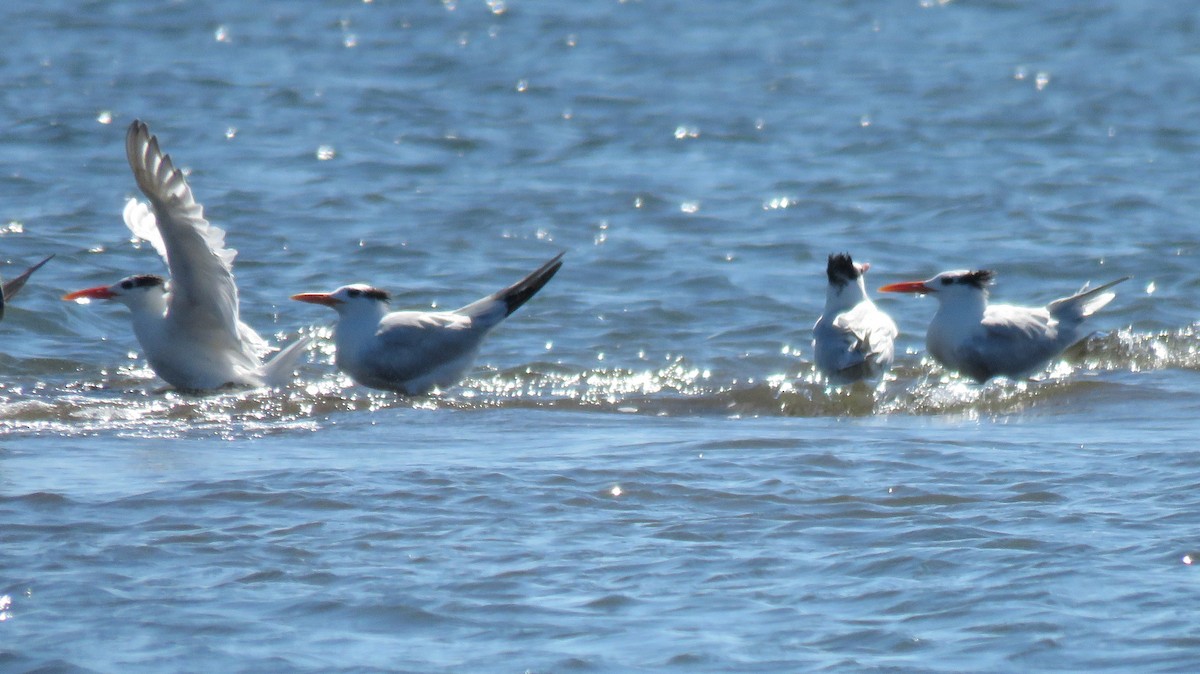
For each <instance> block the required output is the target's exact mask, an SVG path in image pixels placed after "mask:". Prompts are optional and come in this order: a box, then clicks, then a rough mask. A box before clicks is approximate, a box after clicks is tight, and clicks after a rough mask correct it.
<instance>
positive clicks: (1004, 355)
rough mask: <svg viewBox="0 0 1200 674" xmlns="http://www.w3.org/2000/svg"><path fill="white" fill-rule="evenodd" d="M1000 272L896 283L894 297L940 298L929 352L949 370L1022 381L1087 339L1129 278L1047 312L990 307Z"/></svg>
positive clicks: (1064, 300)
mask: <svg viewBox="0 0 1200 674" xmlns="http://www.w3.org/2000/svg"><path fill="white" fill-rule="evenodd" d="M994 278H995V272H993V271H990V270H980V271H965V270H957V271H945V272H942V273H940V274H938V275H937V276H934V277H933V278H931V279H928V280H926V281H908V282H904V283H893V284H891V285H886V286H883V287H882V288H880V289H879V290H880V292H889V293H928V294H931V295H933V296H934V297H936V298H937V300H938V309H937V313H935V314H934V316H933V321H932V322H930V324H929V330H928V331H927V332H926V333H925V346H926V348H928V349H929V353H930V354H932V355H933V357H934V358H935V359H936V360H937V361H938V362H939V363H941V364H942V365H944V366H945V367H947V368H949V369H951V370H955V371H957V372H961V373H963V374H965V375H967V376H968V377H971V378H972V379H974V380H975V381H978V382H985V381H987V380H988V379H991V378H992V377H997V376H1005V377H1010V378H1019V377H1025V376H1028V375H1030V374H1032V373H1034V372H1036V371H1037V370H1040V369H1041V368H1043V367H1045V366H1046V364H1047V363H1049V362H1050V361H1051V360H1053V359H1054V358H1056V357H1057V356H1058V355H1059V354H1061V353H1062V352H1063V351H1065V350H1067V349H1068V348H1069V347H1071V346H1072V345H1074V344H1075V343H1076V342H1079V341H1081V340H1083V339H1084V338H1086V337H1087V336H1088V334H1089V333H1088V332H1086V331H1084V329H1083V323H1084V321H1085V319H1086V318H1087V317H1088V316H1091V315H1092V314H1094V313H1095V312H1097V311H1099V310H1100V309H1101V308H1102V307H1104V305H1106V304H1108V303H1109V302H1111V301H1112V299H1113V298H1114V297H1116V293H1112V292H1107V291H1108V289H1109V288H1111V287H1113V286H1115V285H1117V284H1118V283H1121V282H1123V281H1127V280H1129V278H1130V277H1128V276H1126V277H1123V278H1119V279H1117V280H1115V281H1112V282H1109V283H1105V284H1104V285H1102V286H1100V287H1098V288H1092V289H1088V288H1087V286H1084V288H1083V289H1082V290H1080V291H1079V292H1078V293H1077V294H1075V295H1072V296H1070V297H1064V298H1062V299H1058V300H1055V301H1053V302H1051V303H1050V304H1048V305H1046V307H1044V308H1034V307H1018V306H1012V305H1009V304H991V305H989V304H988V286H989V285H990V284H991V282H992V280H993V279H994Z"/></svg>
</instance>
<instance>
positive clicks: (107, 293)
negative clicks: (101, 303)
mask: <svg viewBox="0 0 1200 674" xmlns="http://www.w3.org/2000/svg"><path fill="white" fill-rule="evenodd" d="M116 296H117V294H116V293H114V292H113V291H111V290H109V289H108V286H96V287H95V288H84V289H83V290H76V291H75V292H73V293H67V294H66V295H63V296H62V298H63V299H64V300H66V301H68V302H70V301H72V300H111V299H112V298H114V297H116Z"/></svg>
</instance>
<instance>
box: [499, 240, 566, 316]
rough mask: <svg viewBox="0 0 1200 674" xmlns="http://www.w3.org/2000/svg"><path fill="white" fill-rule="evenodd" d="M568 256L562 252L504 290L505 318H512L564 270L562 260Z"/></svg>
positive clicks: (502, 293) (501, 294) (502, 294)
mask: <svg viewBox="0 0 1200 674" xmlns="http://www.w3.org/2000/svg"><path fill="white" fill-rule="evenodd" d="M566 254H567V251H565V250H564V251H562V252H560V253H559V254H558V255H555V256H554V257H552V258H550V260H549V261H547V262H546V263H545V264H543V265H542V266H541V267H538V268H537V270H536V271H534V272H532V273H531V274H529V275H528V276H526V277H525V278H523V279H521V280H520V281H517V282H516V283H515V284H514V285H512V286H510V287H509V288H507V289H505V290H503V291H502V292H501V293H500V296H501V297H502V298H503V299H504V305H505V307H506V308H507V309H506V311H505V314H504V315H505V316H511V315H512V314H513V312H514V311H516V310H517V309H520V308H521V306H522V305H524V304H525V303H526V302H528V301H529V299H530V298H531V297H533V296H534V295H536V294H537V293H538V291H539V290H541V289H542V288H543V287H545V285H546V284H547V283H549V282H550V279H552V278H554V275H555V274H557V273H558V270H559V269H562V264H563V263H562V258H563V256H564V255H566Z"/></svg>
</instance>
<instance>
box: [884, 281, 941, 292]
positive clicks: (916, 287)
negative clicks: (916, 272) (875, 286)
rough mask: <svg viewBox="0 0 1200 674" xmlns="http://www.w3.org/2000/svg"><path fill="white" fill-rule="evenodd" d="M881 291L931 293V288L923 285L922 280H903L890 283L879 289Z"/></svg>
mask: <svg viewBox="0 0 1200 674" xmlns="http://www.w3.org/2000/svg"><path fill="white" fill-rule="evenodd" d="M879 292H881V293H931V292H933V288H930V287H929V286H927V285H925V282H924V281H905V282H903V283H892V284H889V285H885V286H883V287H882V288H880V289H879Z"/></svg>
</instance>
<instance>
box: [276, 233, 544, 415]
mask: <svg viewBox="0 0 1200 674" xmlns="http://www.w3.org/2000/svg"><path fill="white" fill-rule="evenodd" d="M562 256H563V253H559V254H558V255H556V256H555V257H554V258H553V259H552V260H550V261H549V262H547V263H546V264H544V265H542V266H541V267H539V268H538V269H537V270H536V271H534V272H532V273H531V274H529V275H528V276H526V277H525V278H523V279H521V280H520V281H518V282H516V283H514V284H513V285H511V286H509V287H507V288H505V289H503V290H500V291H497V292H495V293H492V294H491V295H488V296H487V297H484V298H482V299H479V300H477V301H475V302H472V303H470V304H468V305H466V306H464V307H462V308H461V309H456V310H454V311H389V306H388V303H389V300H390V296H389V295H388V293H387V292H386V291H384V290H380V289H378V288H374V287H372V286H369V285H364V284H361V283H359V284H353V285H347V286H342V287H341V288H338V289H337V290H335V291H333V292H330V293H301V294H298V295H293V296H292V299H294V300H299V301H301V302H308V303H310V304H320V305H323V306H327V307H330V308H332V309H333V310H335V311H337V313H338V322H337V326H336V327H335V328H334V344H335V347H336V349H337V353H336V355H335V356H334V359H335V362H336V364H337V367H338V368H339V369H340V370H342V371H343V372H345V373H346V374H348V375H350V378H351V379H353V380H354V381H356V382H358V383H359V384H362V385H363V386H368V387H370V388H377V389H385V390H390V391H396V392H398V393H403V394H405V395H410V396H417V395H424V394H426V393H428V392H430V391H432V390H433V389H435V388H436V389H445V388H449V387H451V386H454V385H455V384H457V383H458V382H459V381H461V380H462V378H463V376H464V375H465V374H466V373H467V370H468V369H470V367H471V365H472V364H473V363H474V362H475V356H476V354H478V352H479V347H480V345H481V344H482V343H483V339H484V337H486V336H487V334H488V333H489V332H491V331H492V329H493V328H495V327H496V326H497V325H499V324H500V323H501V322H502V321H504V319H505V318H508V317H509V316H510V315H512V313H513V312H514V311H516V310H517V309H518V308H520V306H521V305H523V304H525V302H527V301H528V300H529V298H531V297H533V296H534V295H535V294H536V293H537V292H538V291H539V290H541V289H542V287H543V286H545V285H546V283H547V282H548V281H549V280H550V279H551V278H552V277H553V276H554V274H555V272H557V271H558V269H559V267H561V266H562Z"/></svg>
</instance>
